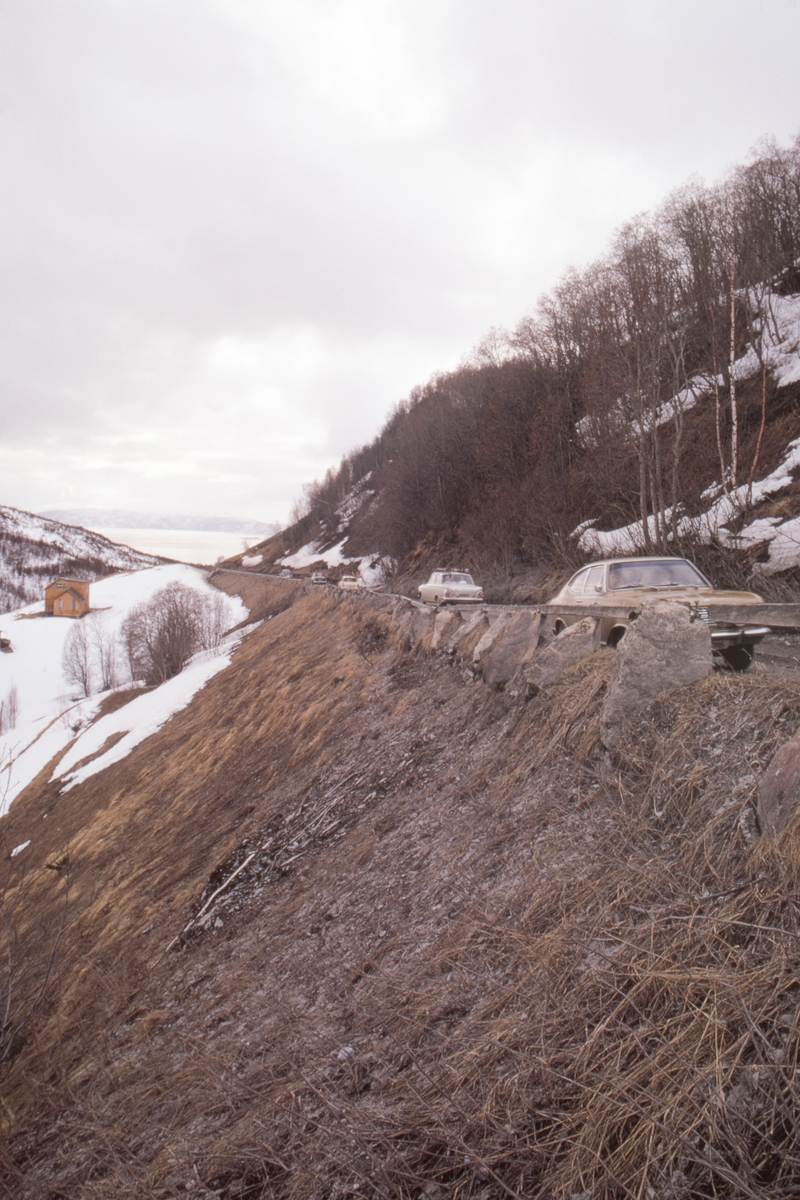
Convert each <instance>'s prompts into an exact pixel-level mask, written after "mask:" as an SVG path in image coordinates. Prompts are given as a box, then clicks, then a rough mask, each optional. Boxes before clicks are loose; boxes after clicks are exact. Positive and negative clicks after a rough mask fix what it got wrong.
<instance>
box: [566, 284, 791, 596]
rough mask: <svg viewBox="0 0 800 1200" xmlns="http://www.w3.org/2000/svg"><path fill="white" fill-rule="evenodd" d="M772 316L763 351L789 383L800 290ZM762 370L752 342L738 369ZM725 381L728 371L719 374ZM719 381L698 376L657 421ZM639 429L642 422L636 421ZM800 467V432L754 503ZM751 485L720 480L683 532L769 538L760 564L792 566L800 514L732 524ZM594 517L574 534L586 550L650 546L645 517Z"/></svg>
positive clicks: (740, 375)
mask: <svg viewBox="0 0 800 1200" xmlns="http://www.w3.org/2000/svg"><path fill="white" fill-rule="evenodd" d="M770 307H771V318H772V319H771V320H770V322H769V323H768V326H767V328H766V329H765V331H764V339H763V342H764V345H763V351H762V352H763V356H764V362H765V364H766V366H767V369H768V370H769V371H770V372H771V373H772V376H773V379H774V381H775V383H776V384H777V385H778V386H779V387H785V386H787V385H788V384H790V383H794V382H796V381H797V380H798V379H800V296H798V295H792V296H778V295H775V296H772V297H771V298H770ZM760 370H761V365H760V362H759V359H758V355H757V354H756V352H755V350H754V349H753V348H752V347H749V348H748V349H747V350H746V352H745V353H744V354H743V355H742V356H741V358H739V359H737V361H736V363H735V367H734V374H735V376H736V378H737V380H744V379H749V378H751V377H752V376H753V375H755V374H757V373H758V372H760ZM718 384H719V386H722V385H723V380H722V377H720V378H719V380H718ZM713 386H714V380H713V378H708V377H706V376H697V377H696V378H695V379H693V380H692V381H691V383H690V385H689V387H687V388H686V389H684V391H683V392H681V393H680V394H679V395H678V396H676V397H674V398H673V399H672V400H667V401H666V402H665V403H664V404H662V405H661V406H660V409H659V412H658V415H657V423H658V424H662V423H664V422H666V421H668V420H671V419H672V417H673V416H674V415H675V413H676V412H677V411H679V410H682V411H684V412H685V411H686V410H687V409H689V408H692V407H694V405H695V404H697V403H698V402H699V401H700V400H701V399H702V398H703V397H704V396H707V395H709V394H710V393H711V391H712V389H713ZM581 425H583V423H582V422H581V423H579V430H580V432H581V436H582V438H583V439H584V440H585V441H587V442H589V441H590V439H591V431H590V430H589V428H588V427H585V428H582V429H581ZM633 432H634V434H636V433H637V432H638V431H637V428H636V425H635V422H634V423H633ZM799 470H800V438H796V439H795V440H794V441H792V442H790V443H789V445H788V447H787V449H786V454H785V455H784V458H783V460H782V462H781V463H780V464H779V466H778V467H777V468H776V469H775V470H774V471H772V472H771V473H770V474H769V475H767V476H765V478H764V479H761V480H759V481H754V483H753V488H752V495H751V497H750V504H752V505H755V504H758V503H759V502H760V501H762V500H764V499H766V498H768V497H770V496H776V495H778V494H779V493H780V492H782V491H785V490H786V489H787V488H789V487H790V485H791V484H792V482H793V478H794V475H793V473H794V472H796V471H799ZM747 491H748V488H747V485H746V484H742V485H741V486H740V487H738V488H735V489H733V490H732V491H730V492H729V493H728V494H726V493H725V491H724V489H723V488H721V487H720V486H719V485H718V484H715V485H714V486H713V487H711V488H708V489H707V491H706V493H704V497H705V499H707V500H708V501H709V507H708V508H707V509H706V511H705V512H704V513H702V514H700V515H699V516H696V517H688V516H685V515H680V516H679V520H678V529H679V532H680V533H681V534H684V535H693V536H694V537H696V538H698V539H699V540H700V541H702V542H706V543H708V542H711V541H712V540H713V539H719V541H720V542H722V544H723V545H728V546H732V547H736V548H744V547H747V546H750V545H754V544H757V543H761V542H766V543H768V551H767V560H766V562H763V563H758V564H757V568H756V569H757V570H758V571H759V572H760V573H761V574H764V575H771V574H774V573H775V572H776V571H785V570H787V569H789V568H790V567H797V566H800V517H790V518H788V519H786V520H781V519H780V518H779V517H768V518H761V519H759V520H756V521H753V522H752V523H751V524H750V525H747V526H746V527H745V528H744V529H742V530H740V531H739V532H738V533H733V532H732V531H731V530H730V528H729V526H730V525H731V524H733V522H735V521H736V519H737V517H738V516H739V515H740V514H741V513H742V512H743V510H744V507H745V503H746V501H747ZM664 516H665V518H666V521H667V523H669V522H671V519H672V509H667V510H666V512H665V514H664ZM648 524H649V526H650V534H651V536H652V537H653V538H655V536H656V526H655V518H654V517H652V516H651V517H649V518H648ZM593 525H594V521H593V520H591V519H590V520H588V521H584V522H582V524H580V525H579V526H578V527H577V529H575V530H573V533H572V536H573V537H574V538H577V540H578V545H579V546H580V547H581V549H582V550H584V551H586V552H587V553H589V554H592V555H594V556H596V557H609V556H611V555H614V554H640V553H641V552H642V551H643V550H644V548H645V543H644V535H643V531H642V525H641V522H640V521H634V522H632V523H631V524H630V525H624V526H622V527H621V528H619V529H610V530H599V529H594V528H593Z"/></svg>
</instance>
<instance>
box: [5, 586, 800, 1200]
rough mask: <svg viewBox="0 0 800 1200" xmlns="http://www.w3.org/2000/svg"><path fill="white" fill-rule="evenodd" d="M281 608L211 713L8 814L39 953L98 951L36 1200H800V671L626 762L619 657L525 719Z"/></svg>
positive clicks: (546, 694) (209, 692)
mask: <svg viewBox="0 0 800 1200" xmlns="http://www.w3.org/2000/svg"><path fill="white" fill-rule="evenodd" d="M228 586H231V587H233V586H235V583H233V582H230V577H229V584H228ZM258 586H259V587H261V588H262V589H266V590H262V591H261V592H260V593H259V595H260V596H261V600H260V605H261V607H260V610H259V614H258V615H259V616H261V617H262V618H268V619H266V620H265V622H264V624H263V625H261V626H260V627H259V628H258V629H257V630H255V631H254V632H253V633H252V634H250V635H249V636H248V637H247V638H246V639H245V641H244V643H243V645H242V646H241V648H240V649H239V651H238V652H237V654H236V656H235V658H234V661H233V664H232V665H231V667H230V668H229V669H228V670H226V671H225V672H223V673H222V674H220V675H218V676H217V677H215V678H214V679H213V680H212V681H211V683H210V684H209V685H208V686H207V688H206V689H205V690H204V691H203V692H201V693H200V694H199V695H198V696H197V697H196V698H195V700H194V702H193V703H192V705H191V706H190V707H189V708H188V709H186V710H185V711H184V712H182V713H180V714H179V715H178V716H177V717H175V718H174V719H173V720H172V721H171V722H170V723H169V724H168V725H167V726H166V727H165V728H164V729H163V730H162V731H161V732H160V733H159V734H158V735H156V736H154V737H153V738H151V739H150V740H149V741H148V742H146V743H144V744H142V745H141V746H140V747H139V748H138V749H137V750H136V751H135V752H134V753H133V754H132V755H131V756H130V757H129V758H128V759H127V760H126V761H125V762H124V763H120V764H118V765H117V766H114V767H111V768H109V769H108V770H106V771H105V772H102V773H101V774H100V775H98V776H96V777H93V778H92V779H90V780H88V781H87V782H86V783H85V784H83V785H82V786H81V787H78V788H75V789H73V790H72V791H70V792H68V793H66V794H64V795H58V794H57V790H56V788H55V787H54V786H53V785H51V784H48V783H47V782H46V773H43V776H42V778H41V779H40V780H38V781H36V783H35V784H34V786H32V787H31V788H30V789H28V791H27V793H25V794H24V795H23V796H22V797H21V798H20V800H19V801H17V803H16V804H15V805H14V806H13V808H12V810H11V813H10V815H9V817H8V818H7V821H6V823H5V825H6V827H5V829H4V837H5V840H6V844H7V845H9V846H13V845H16V844H19V843H20V842H22V841H24V840H26V839H27V838H29V837H30V838H31V846H30V848H29V850H28V851H26V855H25V875H24V877H23V878H20V876H19V875H15V876H14V879H13V881H12V885H11V887H10V888H9V891H8V898H7V901H6V904H5V906H4V913H9V914H12V916H13V917H14V920H15V921H16V923H17V926H18V931H17V932H18V935H19V936H18V942H17V944H19V945H20V946H21V945H23V944H26V943H25V935H26V932H28V931H32V932H33V933H35V934H36V935H37V937H38V941H39V944H40V945H42V946H43V947H45V948H46V947H47V946H48V945H49V944H51V943H52V939H53V932H52V931H53V929H54V922H55V921H56V920H57V919H58V916H59V914H60V913H61V912H62V911H63V910H62V908H61V907H60V905H61V903H62V900H63V897H64V895H65V894H68V906H67V919H68V926H67V929H66V932H65V933H64V935H63V937H62V939H61V942H60V944H59V947H58V956H57V960H56V972H55V974H54V975H53V976H52V977H51V981H50V988H49V991H48V993H47V995H46V998H45V1002H44V1004H43V1005H42V1006H41V1007H40V1008H39V1010H38V1011H37V1012H36V1014H35V1016H34V1018H33V1019H32V1021H31V1024H30V1025H29V1026H28V1028H27V1030H26V1038H25V1039H24V1040H23V1041H22V1044H21V1045H20V1046H19V1047H17V1052H16V1054H15V1057H14V1058H13V1060H12V1061H11V1062H10V1063H9V1064H8V1066H7V1068H6V1071H5V1075H4V1077H3V1106H2V1109H3V1120H4V1126H5V1129H4V1134H5V1150H4V1152H3V1159H2V1164H3V1167H2V1170H3V1184H4V1188H5V1194H7V1195H8V1196H10V1197H11V1196H13V1197H37V1198H38V1197H42V1196H52V1197H56V1196H69V1197H87V1198H88V1197H98V1198H100V1197H103V1198H105V1197H166V1196H177V1195H185V1194H187V1193H189V1194H193V1195H197V1196H223V1197H231V1198H232V1197H251V1198H255V1197H262V1196H264V1197H267V1196H269V1197H272V1196H275V1197H319V1200H322V1198H323V1197H331V1196H348V1195H352V1196H355V1195H361V1196H382V1197H396V1196H398V1197H405V1196H408V1197H418V1196H423V1195H424V1196H442V1197H444V1196H459V1197H473V1196H474V1197H482V1200H488V1198H490V1197H495V1196H498V1197H499V1196H509V1195H510V1196H525V1197H528V1196H541V1197H574V1196H582V1197H584V1198H585V1200H588V1198H589V1197H590V1196H591V1197H596V1196H597V1197H599V1196H609V1197H610V1196H633V1195H636V1196H646V1195H647V1196H659V1197H667V1196H675V1197H677V1196H695V1195H696V1196H701V1195H702V1196H712V1195H727V1196H754V1195H755V1196H759V1197H767V1196H777V1195H789V1194H792V1193H791V1190H790V1189H791V1188H793V1187H796V1186H798V1185H800V1153H799V1152H798V1146H797V1141H796V1133H795V1129H796V1118H797V1115H798V1114H797V1095H796V1080H795V1068H796V1067H797V1066H798V1063H797V1037H798V1030H797V992H798V984H797V979H798V968H799V967H800V947H799V946H798V935H797V928H796V912H795V903H794V897H795V895H796V888H797V874H798V866H799V865H800V863H799V862H798V856H797V855H796V852H795V845H796V837H797V833H796V826H794V827H790V829H789V830H788V831H787V834H786V835H785V837H784V839H783V841H782V842H781V843H780V845H779V846H775V845H774V844H772V843H769V844H765V843H764V842H763V841H762V839H760V838H759V837H758V834H757V826H756V823H755V818H754V813H753V808H752V801H753V797H754V793H755V785H756V779H757V776H758V774H759V772H760V771H761V770H762V769H763V767H764V766H765V765H766V763H767V762H768V761H769V758H770V757H771V754H772V753H773V752H774V750H775V749H776V748H777V746H778V745H780V744H781V743H782V742H783V741H785V740H786V739H787V738H788V737H789V736H791V735H792V734H793V733H794V732H795V731H796V729H797V727H798V724H800V686H798V683H797V681H796V680H795V679H794V677H793V676H786V675H785V674H784V675H781V676H780V677H776V676H773V675H770V674H769V673H766V672H759V671H754V672H753V673H752V674H750V673H748V674H746V675H743V676H734V675H732V674H729V673H726V672H717V673H715V674H714V675H713V676H712V677H710V678H709V679H708V680H705V681H703V682H702V683H700V684H698V685H696V686H694V687H693V688H690V689H684V691H682V692H681V693H680V694H677V693H676V694H673V695H672V696H670V697H668V698H667V700H665V701H663V702H662V703H661V704H660V705H658V706H656V707H654V708H653V709H652V710H651V711H650V713H649V714H648V715H647V716H646V717H645V719H643V720H642V721H641V722H640V723H639V724H638V725H637V726H636V728H635V729H631V730H629V731H628V733H627V736H626V737H625V738H624V739H623V742H622V745H621V746H620V749H619V751H618V753H617V755H616V757H615V758H613V759H612V758H610V757H609V756H608V755H607V754H606V753H605V752H604V751H603V750H602V747H600V745H599V743H598V728H599V714H600V704H601V701H602V696H603V694H604V689H605V686H606V682H607V678H608V673H609V669H610V663H611V657H610V652H608V653H607V652H601V653H599V654H598V655H596V656H594V657H593V658H590V659H588V660H586V661H585V662H584V663H582V664H579V665H578V666H577V667H576V668H574V669H573V671H572V673H571V674H570V675H569V676H568V677H567V679H566V680H565V681H562V682H561V683H560V684H558V685H556V686H555V687H553V688H545V689H543V690H542V692H541V693H540V694H539V695H538V696H536V697H535V698H534V699H533V700H531V701H530V702H528V703H525V702H524V701H523V699H522V698H521V697H520V696H514V695H512V694H511V689H507V690H506V691H505V692H501V691H497V690H493V689H491V688H488V687H485V686H483V685H482V684H480V683H476V682H474V681H472V680H471V678H470V677H469V676H464V675H462V674H461V673H460V671H459V670H458V669H457V668H456V667H455V666H453V665H452V664H450V663H449V662H447V661H445V660H444V659H442V658H439V657H436V656H431V655H426V654H424V653H422V652H421V651H419V650H414V651H410V650H409V648H408V645H407V642H406V635H405V631H404V628H403V624H402V621H401V620H399V619H397V618H396V617H393V616H392V614H391V611H390V609H389V608H388V607H387V608H381V607H375V606H373V605H371V604H369V603H364V602H363V601H362V600H361V599H360V598H358V597H355V598H352V597H350V598H348V597H342V596H335V595H332V594H330V593H328V592H324V593H320V592H311V591H307V592H304V591H300V590H295V591H293V592H292V597H293V602H291V603H290V602H289V601H288V600H287V596H288V595H289V593H288V592H287V589H286V587H285V585H283V584H282V583H281V581H274V582H270V581H263V580H262V581H260V583H259V585H258ZM245 599H246V600H248V603H250V602H251V600H249V599H248V597H245ZM287 605H288V606H287ZM45 813H47V816H46V817H44V814H45ZM248 860H249V862H248V865H247V866H246V867H244V869H243V870H241V872H240V873H239V875H238V876H237V877H236V879H235V880H234V881H233V883H232V884H231V885H230V887H228V888H227V889H226V890H223V891H222V892H221V894H220V895H219V897H218V898H217V900H216V901H215V902H213V903H212V904H211V905H210V906H208V907H205V906H206V905H207V904H208V901H209V900H210V898H211V896H212V894H213V893H214V891H216V890H217V889H218V888H219V887H220V886H221V885H224V884H225V882H226V880H228V879H229V878H230V876H231V875H232V874H233V872H234V871H235V870H236V868H237V867H239V866H241V865H242V864H243V863H245V862H247V861H248ZM15 862H16V860H15ZM47 863H50V865H51V868H53V866H54V865H57V864H59V863H61V864H62V865H61V866H60V868H59V869H58V870H55V869H50V870H48V869H47ZM15 870H17V871H18V872H21V871H22V867H21V866H19V867H17V868H15ZM15 889H16V890H15ZM20 899H24V906H23V905H22V904H21V903H20ZM198 917H199V921H194V923H193V918H198ZM181 935H182V936H181ZM176 939H177V941H176Z"/></svg>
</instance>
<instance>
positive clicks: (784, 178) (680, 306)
mask: <svg viewBox="0 0 800 1200" xmlns="http://www.w3.org/2000/svg"><path fill="white" fill-rule="evenodd" d="M798 292H800V139H798V140H797V141H795V143H794V145H793V146H791V147H789V148H788V149H785V148H781V147H779V146H777V145H775V144H773V143H764V144H763V145H762V146H760V147H759V148H758V150H757V152H756V153H754V155H753V157H752V160H751V161H750V162H749V163H748V164H747V165H745V166H742V167H740V168H739V169H737V170H735V171H733V172H732V174H731V175H730V177H729V178H727V179H726V180H725V181H724V182H723V183H720V184H716V185H714V186H705V185H703V184H701V183H699V182H696V181H695V182H690V183H688V184H687V185H686V186H684V187H682V188H680V189H679V190H678V191H676V192H675V193H674V194H673V195H672V196H670V197H669V199H668V200H667V201H666V202H665V203H664V204H663V205H662V206H661V207H660V208H659V209H658V210H657V211H656V212H654V213H652V214H649V215H645V216H642V217H639V218H637V219H635V220H633V221H631V222H630V223H629V224H628V225H626V226H625V227H624V228H623V229H621V230H620V231H619V233H618V234H617V236H616V238H615V239H614V241H613V243H612V245H611V246H610V248H609V250H608V252H607V253H606V254H605V255H604V256H603V257H602V258H601V259H600V260H599V261H597V262H594V263H592V264H590V265H589V266H588V267H586V268H584V269H582V270H577V269H576V270H572V271H570V272H569V273H568V274H567V275H566V276H565V277H564V278H563V279H562V281H561V282H560V283H559V285H558V286H557V287H556V288H555V289H554V290H553V292H552V293H551V294H549V295H547V296H544V297H543V298H542V299H541V300H540V301H539V303H538V306H537V308H536V311H535V313H534V314H533V315H531V316H527V317H525V318H524V319H523V320H521V321H520V322H519V324H518V325H517V327H516V328H515V329H513V330H510V331H502V330H494V331H492V332H491V333H490V334H489V335H488V336H487V337H486V338H485V339H484V341H483V342H482V343H481V344H480V345H479V346H478V347H477V349H476V350H475V351H474V353H473V354H472V355H471V356H470V358H469V359H468V360H466V361H465V362H464V363H463V365H461V366H460V367H459V368H458V369H457V370H455V371H451V372H447V373H445V374H441V375H438V376H435V377H434V378H433V379H431V380H430V381H429V382H428V383H427V384H426V385H424V386H422V387H419V388H416V389H415V390H414V391H413V392H412V394H411V395H410V396H409V398H408V399H407V400H405V401H403V402H401V403H400V404H398V405H397V407H396V408H395V410H394V412H393V413H392V414H391V415H390V417H389V419H388V420H387V421H386V424H385V425H384V427H383V429H382V430H381V432H380V434H379V435H378V437H377V438H376V439H375V440H374V442H372V443H371V444H370V445H368V446H365V447H362V448H360V449H358V450H356V451H354V452H353V453H351V454H349V455H347V456H346V457H345V458H344V459H343V460H342V462H341V464H340V466H339V467H338V468H337V469H331V470H330V471H329V472H328V474H327V475H326V477H325V478H324V479H322V480H320V481H317V482H316V483H314V484H312V485H310V486H309V487H308V488H307V490H306V503H305V506H304V510H303V513H302V515H303V520H302V521H301V522H300V525H299V527H298V529H297V530H296V536H295V537H294V541H296V542H297V543H298V544H299V543H300V542H301V541H303V540H305V541H308V540H310V538H311V537H312V536H313V537H315V538H316V539H317V540H318V541H319V544H320V546H324V545H327V544H331V543H332V542H333V541H335V540H336V539H338V538H341V536H342V531H343V529H344V530H345V531H346V532H347V533H348V534H349V539H350V540H349V542H348V545H347V550H348V552H351V553H353V554H365V553H371V554H379V555H381V556H385V557H387V558H390V559H392V560H394V561H395V563H396V564H397V568H398V571H399V574H400V575H401V576H402V575H405V574H407V573H409V572H412V573H413V571H414V569H415V568H417V567H423V568H424V567H427V566H428V565H430V564H431V563H432V562H433V561H434V559H442V558H444V559H452V560H456V561H462V562H468V563H469V564H471V565H472V566H473V567H474V568H477V569H478V570H480V571H481V572H482V574H484V575H485V577H486V578H487V579H488V580H489V581H490V582H493V583H494V584H495V587H496V590H498V591H499V594H501V595H503V594H505V595H510V594H512V592H513V588H514V582H515V580H517V579H519V578H524V577H527V576H529V575H530V573H531V571H534V572H535V571H537V570H538V571H541V568H542V566H543V565H544V566H550V565H552V566H558V567H561V568H562V569H563V566H564V565H565V563H566V564H567V565H572V563H573V562H576V561H580V559H581V552H580V548H579V547H578V545H577V544H576V540H575V539H574V538H573V537H572V536H571V535H572V534H573V532H574V531H575V530H576V528H577V527H578V526H579V525H581V523H583V522H588V521H592V522H594V525H595V527H596V528H599V529H602V530H612V529H615V528H618V527H621V526H627V525H629V524H631V523H634V522H638V523H639V525H640V526H641V548H642V549H643V550H645V551H651V550H656V551H662V550H665V549H667V548H668V547H670V548H672V549H674V550H676V551H678V552H681V553H691V554H692V555H693V557H695V558H697V559H698V560H699V561H700V562H701V563H703V562H705V565H707V566H711V567H712V569H713V570H714V572H715V573H716V574H719V571H720V570H721V571H722V574H723V578H730V579H731V581H733V580H734V578H739V579H741V577H743V576H744V577H746V576H747V575H748V574H749V571H750V569H751V568H752V565H753V562H755V561H757V560H758V559H759V558H764V557H765V549H764V544H763V541H762V542H758V541H757V540H756V541H753V539H749V540H748V545H747V552H746V554H745V555H744V556H742V555H741V554H739V555H730V554H727V555H726V554H724V553H722V551H724V550H725V549H726V546H727V547H730V545H731V544H732V539H731V538H730V536H728V537H727V542H726V538H725V537H718V536H716V537H715V536H713V535H714V533H715V532H716V531H712V535H711V536H710V537H705V538H699V537H698V535H697V528H696V523H693V522H692V521H691V518H692V517H693V516H697V515H698V514H700V513H701V512H702V511H704V508H706V507H707V506H708V497H709V495H714V496H718V495H728V496H730V497H731V500H732V505H733V508H734V509H735V513H733V514H732V515H729V519H728V520H727V522H726V534H727V535H730V534H731V533H732V532H733V533H735V532H736V530H739V529H742V528H743V527H745V526H746V525H747V524H748V523H751V522H752V521H754V520H755V519H761V520H764V519H773V520H774V519H776V518H780V519H781V520H785V519H787V518H788V517H792V518H793V517H795V516H796V515H797V512H798V511H800V495H798V494H797V492H798V489H797V488H792V489H791V492H790V494H789V495H788V496H787V495H786V494H785V493H784V494H783V496H782V499H781V504H780V506H779V507H776V505H775V504H771V503H769V502H767V503H763V502H762V498H760V497H759V496H758V493H757V491H756V492H755V493H754V487H753V485H754V483H756V482H757V481H758V480H759V479H760V478H762V477H763V476H764V475H766V474H768V473H769V472H770V471H772V470H774V468H775V467H776V466H777V465H778V463H779V462H780V460H781V457H782V455H783V454H784V453H785V451H786V447H787V444H788V443H789V442H790V441H791V439H792V438H793V437H795V436H796V435H797V433H798V429H799V428H800V371H799V370H798V367H797V363H798V354H800V349H799V348H798V342H799V340H800V332H799V331H800V302H798ZM343 513H344V517H345V519H344V521H343ZM685 518H689V520H686V519H685ZM294 532H295V531H293V530H289V531H287V533H288V534H289V535H292V534H293V533H294ZM283 544H285V538H284V543H283Z"/></svg>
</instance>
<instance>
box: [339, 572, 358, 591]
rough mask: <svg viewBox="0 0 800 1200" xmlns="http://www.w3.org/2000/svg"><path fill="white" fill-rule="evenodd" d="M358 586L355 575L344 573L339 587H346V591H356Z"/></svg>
mask: <svg viewBox="0 0 800 1200" xmlns="http://www.w3.org/2000/svg"><path fill="white" fill-rule="evenodd" d="M358 586H359V583H358V580H357V579H356V577H355V575H343V576H342V578H341V579H340V580H339V587H340V588H344V589H345V591H346V592H354V591H355V590H356V588H357V587H358Z"/></svg>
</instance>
